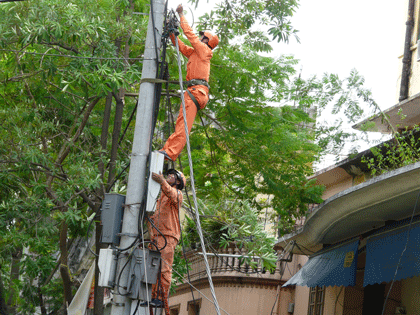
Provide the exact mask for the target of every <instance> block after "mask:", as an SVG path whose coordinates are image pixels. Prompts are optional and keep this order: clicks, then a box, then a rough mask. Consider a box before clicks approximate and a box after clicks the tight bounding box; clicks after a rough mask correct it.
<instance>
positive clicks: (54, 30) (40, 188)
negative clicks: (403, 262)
mask: <svg viewBox="0 0 420 315" xmlns="http://www.w3.org/2000/svg"><path fill="white" fill-rule="evenodd" d="M146 5H147V2H146V1H143V0H141V1H139V0H136V1H109V0H101V1H89V0H74V1H71V2H68V1H61V0H41V1H22V2H13V3H3V4H2V5H1V6H0V20H1V21H2V22H1V23H0V30H1V32H0V81H1V83H0V124H1V126H2V128H1V130H0V219H1V220H0V246H1V248H2V251H1V252H0V261H1V262H2V265H3V266H7V267H8V269H4V268H3V271H4V273H3V274H2V276H3V277H2V279H3V282H4V285H5V287H6V288H8V290H7V291H8V295H9V296H11V299H10V300H11V301H12V304H13V305H11V306H16V307H18V311H19V314H34V313H35V311H34V310H35V307H39V306H40V303H41V301H40V298H39V296H40V293H41V294H42V296H43V300H44V303H45V306H46V308H47V311H48V313H54V312H56V311H57V310H58V309H59V308H60V307H62V305H63V282H62V280H61V279H57V280H51V281H48V282H45V281H46V280H47V279H49V277H50V274H51V272H52V271H53V270H54V267H55V266H56V261H57V256H60V251H59V244H60V243H62V244H63V243H66V242H67V241H69V240H71V239H73V238H76V237H80V236H84V235H85V233H86V228H87V217H88V216H89V215H90V214H91V212H92V211H93V210H94V209H93V208H95V207H97V205H99V204H100V202H101V198H102V196H103V193H104V191H105V190H106V189H107V185H108V181H109V180H112V177H111V176H113V175H111V172H110V165H112V166H114V167H115V169H114V173H116V172H120V171H122V169H123V168H124V166H125V164H126V163H127V161H128V160H129V156H128V152H130V149H131V140H129V139H128V138H124V139H122V141H121V142H120V144H119V151H118V152H117V155H116V156H115V157H113V158H112V160H111V158H110V157H109V153H107V152H109V151H110V148H111V141H110V140H109V141H106V145H105V146H104V147H103V148H102V145H101V142H100V139H101V133H102V123H103V120H104V108H105V98H106V96H107V95H108V93H109V92H114V93H116V94H118V93H119V91H121V90H122V89H128V90H131V89H132V88H133V87H134V86H135V84H137V83H138V82H139V80H140V77H141V67H142V64H141V62H138V61H137V60H134V59H125V58H139V57H140V56H141V54H142V52H143V49H144V39H145V34H146V29H147V17H142V16H139V15H134V14H132V12H133V11H147V10H148V7H147V6H146ZM125 51H127V52H128V54H127V53H125ZM137 88H138V86H136V87H135V89H137ZM134 106H135V101H134V100H131V99H126V101H125V110H124V114H123V118H122V122H121V123H122V125H123V126H125V125H126V124H127V123H128V119H129V116H130V113H131V112H132V110H133V108H134ZM109 124H110V126H113V125H114V115H111V118H110V122H109ZM130 130H132V129H130ZM112 131H113V130H112V128H110V129H109V130H106V129H105V136H107V137H108V139H111V133H112ZM117 136H120V135H119V131H118V133H117ZM115 159H116V160H117V161H116V160H115ZM111 161H112V163H111ZM100 165H102V170H101V168H100ZM105 170H106V171H105ZM108 171H109V172H108ZM87 202H89V204H90V206H88V203H87ZM92 207H93V208H92ZM95 210H96V209H95ZM61 232H63V233H64V238H61V239H60V238H59V235H60V233H61ZM22 250H24V254H23V255H21V256H19V255H18V254H19V253H21V252H22ZM15 256H16V259H14V260H13V259H12V257H15ZM63 263H64V264H67V261H64V262H63ZM11 268H14V270H15V271H16V273H15V274H11V272H10V269H11ZM44 282H45V283H44ZM38 285H39V286H40V288H39V290H40V291H38V287H37V286H38Z"/></svg>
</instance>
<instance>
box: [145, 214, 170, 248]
mask: <svg viewBox="0 0 420 315" xmlns="http://www.w3.org/2000/svg"><path fill="white" fill-rule="evenodd" d="M146 219H147V221H149V222H150V224H151V225H152V226H153V227H154V228H155V230H156V231H157V232H158V233H159V234H160V235H162V237H163V238H164V240H165V245H164V246H163V247H162V248H159V247H158V246H157V245H156V248H158V251H159V252H160V251H162V250H163V249H164V248H165V247H166V245H168V240H167V239H166V237H165V235H164V234H163V233H162V232H161V231H160V230H159V229H158V227H157V226H156V225H155V224H154V222H153V221H152V220H150V218H148V217H146Z"/></svg>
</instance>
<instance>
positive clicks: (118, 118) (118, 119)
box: [107, 93, 124, 191]
mask: <svg viewBox="0 0 420 315" xmlns="http://www.w3.org/2000/svg"><path fill="white" fill-rule="evenodd" d="M118 94H119V93H118ZM118 94H117V93H113V96H114V98H115V101H116V103H117V105H116V108H115V118H114V129H113V130H112V146H111V159H110V162H109V176H108V185H107V191H109V189H111V185H112V184H113V182H114V179H115V161H116V159H117V153H118V147H119V145H118V142H119V138H120V134H121V127H122V116H123V110H124V101H123V99H122V98H121V97H120V95H118Z"/></svg>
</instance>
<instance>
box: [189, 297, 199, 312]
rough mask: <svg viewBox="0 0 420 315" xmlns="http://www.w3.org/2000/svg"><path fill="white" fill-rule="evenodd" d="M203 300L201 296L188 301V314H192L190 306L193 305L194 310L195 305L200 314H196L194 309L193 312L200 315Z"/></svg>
mask: <svg viewBox="0 0 420 315" xmlns="http://www.w3.org/2000/svg"><path fill="white" fill-rule="evenodd" d="M201 302H202V299H201V298H199V299H194V300H192V301H188V303H187V312H188V315H190V306H191V310H192V307H193V306H195V307H196V308H198V314H196V312H194V310H192V312H193V313H192V314H193V315H199V314H200V310H201Z"/></svg>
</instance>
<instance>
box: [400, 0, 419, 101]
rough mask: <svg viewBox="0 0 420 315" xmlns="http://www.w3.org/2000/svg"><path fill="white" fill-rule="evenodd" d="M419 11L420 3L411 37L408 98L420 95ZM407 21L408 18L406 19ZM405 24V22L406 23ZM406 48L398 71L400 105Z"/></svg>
mask: <svg viewBox="0 0 420 315" xmlns="http://www.w3.org/2000/svg"><path fill="white" fill-rule="evenodd" d="M405 3H406V8H407V10H408V1H407V0H406V1H405ZM419 11H420V5H419V1H416V3H415V9H414V28H413V35H412V37H411V52H412V56H411V57H412V58H411V77H410V86H409V91H408V97H411V96H413V95H416V94H418V93H420V61H417V54H418V51H417V39H418V38H419ZM405 20H407V17H405ZM404 22H405V21H404ZM404 40H405V30H404V38H402V39H401V42H402V43H404ZM403 53H404V47H403V45H402V50H401V56H399V70H398V82H397V94H396V95H397V97H396V103H398V97H399V90H400V85H401V73H402V59H403Z"/></svg>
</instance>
